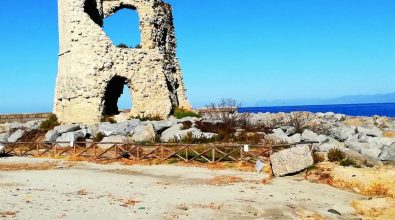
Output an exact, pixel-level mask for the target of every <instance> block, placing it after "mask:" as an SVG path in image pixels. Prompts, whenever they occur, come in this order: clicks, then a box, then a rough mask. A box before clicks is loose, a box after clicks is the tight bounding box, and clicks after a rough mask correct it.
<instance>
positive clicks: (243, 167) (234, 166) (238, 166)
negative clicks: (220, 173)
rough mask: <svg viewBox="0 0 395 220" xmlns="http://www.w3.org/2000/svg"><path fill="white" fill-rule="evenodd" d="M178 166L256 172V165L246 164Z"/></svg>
mask: <svg viewBox="0 0 395 220" xmlns="http://www.w3.org/2000/svg"><path fill="white" fill-rule="evenodd" d="M176 165H177V166H185V167H200V168H207V169H210V170H226V169H229V170H236V171H243V172H255V165H254V164H251V163H246V162H235V163H229V162H219V163H200V162H195V161H191V162H188V163H187V162H179V163H176Z"/></svg>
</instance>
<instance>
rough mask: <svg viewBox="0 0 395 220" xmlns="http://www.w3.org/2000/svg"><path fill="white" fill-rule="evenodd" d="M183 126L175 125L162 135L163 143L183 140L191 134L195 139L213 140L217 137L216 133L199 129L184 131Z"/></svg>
mask: <svg viewBox="0 0 395 220" xmlns="http://www.w3.org/2000/svg"><path fill="white" fill-rule="evenodd" d="M182 127H183V125H182V124H178V125H175V126H173V127H171V128H169V129H167V130H165V131H164V132H163V133H162V136H161V139H160V140H161V141H162V142H174V141H179V140H181V139H182V138H184V137H186V136H187V135H188V134H189V133H191V134H192V136H193V137H194V138H202V137H204V138H208V139H210V138H213V137H215V136H216V134H214V133H205V132H201V131H200V130H199V129H197V128H189V129H186V130H182Z"/></svg>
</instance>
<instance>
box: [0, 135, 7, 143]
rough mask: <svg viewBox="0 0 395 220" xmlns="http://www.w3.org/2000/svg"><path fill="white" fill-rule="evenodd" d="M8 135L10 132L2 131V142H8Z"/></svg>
mask: <svg viewBox="0 0 395 220" xmlns="http://www.w3.org/2000/svg"><path fill="white" fill-rule="evenodd" d="M8 137H9V134H8V133H2V134H0V142H7V140H8Z"/></svg>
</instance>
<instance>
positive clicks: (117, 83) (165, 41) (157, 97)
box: [54, 0, 191, 124]
mask: <svg viewBox="0 0 395 220" xmlns="http://www.w3.org/2000/svg"><path fill="white" fill-rule="evenodd" d="M58 5H59V37H60V42H59V43H60V47H59V50H60V52H59V64H58V77H57V82H56V94H55V106H54V113H55V114H56V115H57V116H58V118H59V120H60V121H61V122H64V123H84V124H93V123H97V122H99V121H100V120H101V118H102V117H103V116H104V115H114V114H117V113H118V106H117V102H118V98H119V97H120V96H121V94H122V90H123V87H124V85H127V86H128V88H129V90H130V93H131V97H132V109H131V112H130V115H131V116H154V115H155V116H156V115H159V116H161V117H163V118H165V117H168V116H169V115H170V114H171V113H172V111H173V110H174V108H175V107H181V108H185V109H190V108H191V107H190V104H189V103H188V101H187V98H186V94H185V87H184V84H183V79H182V74H181V68H180V65H179V62H178V59H177V57H176V38H175V31H174V24H173V15H172V8H171V6H170V5H169V4H166V3H164V2H163V1H162V0H59V1H58ZM124 8H128V9H133V10H136V11H137V13H138V15H139V18H140V27H139V28H140V32H141V48H138V49H135V48H119V47H117V46H115V45H113V43H112V41H111V39H110V38H109V37H108V36H107V35H106V33H105V32H104V31H103V29H102V26H103V19H104V18H106V17H108V16H110V15H112V14H114V13H116V12H117V11H118V10H120V9H124ZM120 28H127V27H120Z"/></svg>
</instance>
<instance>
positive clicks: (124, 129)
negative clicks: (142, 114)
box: [97, 119, 141, 136]
mask: <svg viewBox="0 0 395 220" xmlns="http://www.w3.org/2000/svg"><path fill="white" fill-rule="evenodd" d="M139 125H141V121H140V120H138V119H133V120H129V121H125V122H121V123H116V124H111V123H109V122H104V123H100V124H99V125H98V129H97V132H101V133H103V134H104V135H105V136H115V135H124V136H126V135H128V134H129V133H131V132H132V131H133V130H134V129H135V128H136V127H137V126H139Z"/></svg>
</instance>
